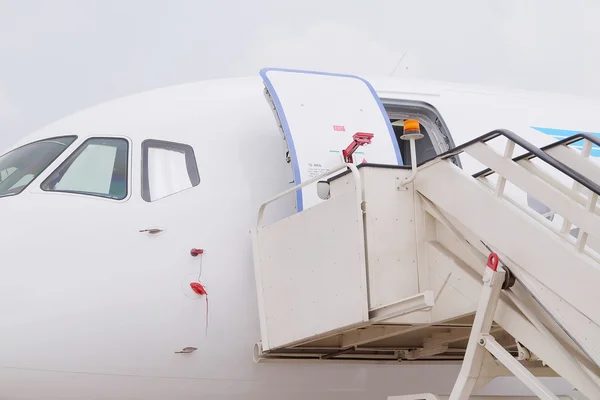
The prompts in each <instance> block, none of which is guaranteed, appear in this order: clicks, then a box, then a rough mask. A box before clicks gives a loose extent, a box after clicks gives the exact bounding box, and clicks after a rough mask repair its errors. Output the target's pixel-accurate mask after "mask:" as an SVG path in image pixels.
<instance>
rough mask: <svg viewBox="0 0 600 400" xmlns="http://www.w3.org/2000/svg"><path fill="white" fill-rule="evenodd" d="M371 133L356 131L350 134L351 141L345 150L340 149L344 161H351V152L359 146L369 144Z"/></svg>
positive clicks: (371, 137)
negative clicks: (352, 134)
mask: <svg viewBox="0 0 600 400" xmlns="http://www.w3.org/2000/svg"><path fill="white" fill-rule="evenodd" d="M373 136H374V135H373V134H372V133H367V132H356V133H355V134H354V136H352V139H354V140H353V141H352V143H350V145H349V146H348V147H346V149H345V150H342V156H344V161H345V162H347V163H353V162H354V160H353V159H352V154H353V153H354V152H355V151H356V149H358V148H359V147H360V146H364V145H365V144H371V139H373Z"/></svg>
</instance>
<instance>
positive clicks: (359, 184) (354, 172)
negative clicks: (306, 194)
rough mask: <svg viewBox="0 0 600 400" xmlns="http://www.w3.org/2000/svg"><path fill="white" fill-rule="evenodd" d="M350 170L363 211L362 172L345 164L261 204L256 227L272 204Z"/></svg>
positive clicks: (358, 203) (353, 166) (359, 204)
mask: <svg viewBox="0 0 600 400" xmlns="http://www.w3.org/2000/svg"><path fill="white" fill-rule="evenodd" d="M345 169H347V170H349V171H350V172H351V173H352V176H353V177H354V182H355V183H354V184H355V189H356V204H357V207H358V208H357V209H358V210H362V204H363V201H364V198H365V193H364V188H363V186H362V182H361V178H360V172H359V171H358V168H356V166H355V165H354V164H349V163H343V164H340V165H338V166H337V167H333V168H331V169H329V170H328V171H326V172H324V173H323V174H321V175H318V176H315V177H313V178H311V179H308V180H306V181H304V182H302V183H299V184H297V185H296V186H294V187H291V188H289V189H287V190H284V191H283V192H281V193H279V194H278V195H276V196H274V197H272V198H270V199H269V200H267V201H265V202H264V203H263V204H261V206H260V208H259V209H258V218H257V221H256V227H257V228H259V227H260V224H261V222H262V218H263V215H264V212H265V208H266V207H267V205H269V204H270V203H273V202H274V201H276V200H279V199H280V198H282V197H284V196H286V195H288V194H290V193H294V192H295V191H297V190H300V189H302V188H304V187H306V186H308V185H310V184H313V183H315V182H319V181H321V180H323V179H325V178H326V177H328V176H330V175H332V174H335V173H336V172H339V171H342V170H345Z"/></svg>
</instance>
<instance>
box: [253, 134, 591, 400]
mask: <svg viewBox="0 0 600 400" xmlns="http://www.w3.org/2000/svg"><path fill="white" fill-rule="evenodd" d="M513 148H514V143H513V144H512V145H511V144H508V146H507V150H506V151H505V153H504V157H503V156H502V155H500V154H498V153H497V152H496V151H494V150H493V149H492V148H491V147H489V146H488V145H487V144H486V143H485V142H484V141H481V142H476V143H473V144H472V145H470V146H468V147H466V148H465V149H464V152H465V153H467V154H469V155H472V156H473V157H475V158H476V159H477V160H478V161H479V162H481V163H482V164H484V165H486V166H488V167H489V168H491V170H492V171H493V172H495V173H496V174H497V175H498V176H499V177H500V179H497V180H496V183H493V182H492V181H491V180H490V179H489V177H485V176H484V177H481V178H479V179H475V178H472V177H471V176H469V175H468V174H466V173H465V172H464V171H463V170H461V169H459V168H457V167H456V166H455V165H453V164H452V163H450V162H449V161H447V160H445V159H437V160H434V161H431V162H429V163H427V164H426V165H424V166H423V167H421V168H419V170H418V172H417V173H416V175H415V174H414V171H413V172H412V173H411V171H410V170H407V169H399V168H390V167H371V166H362V167H361V168H360V175H361V182H362V184H363V186H364V202H363V203H362V205H361V208H360V209H361V210H362V213H363V214H364V215H363V218H364V235H365V241H364V243H365V244H366V255H367V257H366V260H365V264H364V267H365V268H366V270H367V271H368V272H367V277H368V280H367V288H368V293H369V298H368V299H369V302H368V307H369V310H373V309H375V308H377V307H379V306H381V304H387V303H394V302H399V301H400V299H402V298H407V297H410V296H418V295H419V293H432V296H433V295H434V296H435V299H433V298H432V300H433V301H432V302H431V307H427V308H423V307H417V308H415V309H414V310H411V311H410V312H404V313H402V315H399V316H398V317H396V318H393V319H387V320H384V321H377V322H378V323H379V322H382V323H383V324H384V325H383V326H377V327H375V326H372V325H373V324H374V323H375V321H370V324H364V325H363V326H360V325H357V326H355V327H352V326H350V325H348V324H347V325H345V326H342V325H338V326H335V324H332V325H330V326H328V327H327V328H328V331H324V330H321V331H315V332H314V334H313V335H305V336H304V337H302V334H298V335H296V337H295V339H296V344H300V345H302V346H303V347H304V348H305V349H306V350H307V351H309V352H310V350H309V349H317V348H318V347H319V346H320V345H321V346H322V345H323V344H324V343H325V342H323V338H324V337H327V336H330V337H332V339H333V338H338V340H340V342H339V343H338V346H339V347H338V351H339V354H338V353H335V352H332V353H331V356H332V357H336V356H340V355H343V354H346V355H348V353H351V354H352V355H356V356H357V357H360V356H361V355H362V356H364V355H365V353H367V354H368V353H369V349H370V351H371V352H372V357H374V358H376V354H377V353H376V352H377V351H378V350H379V351H381V350H388V351H390V350H393V349H396V350H395V351H396V356H397V357H398V358H399V359H405V360H418V359H424V358H428V357H431V356H440V355H447V356H449V355H450V354H451V352H450V347H449V346H448V344H449V343H452V342H460V341H461V340H462V341H465V340H466V339H467V338H468V339H469V340H468V343H469V345H468V346H466V348H465V352H464V353H463V357H464V362H465V364H464V365H463V372H461V375H460V376H459V378H458V380H457V383H456V386H455V389H454V391H453V394H452V396H451V397H450V399H451V400H465V399H467V398H469V396H470V395H471V393H472V391H473V390H474V389H475V388H476V385H482V384H484V383H485V382H487V380H488V379H489V376H487V375H486V377H485V378H484V379H483V381H482V378H481V377H480V373H481V372H482V371H483V370H485V369H489V368H491V367H490V365H489V361H488V362H486V363H484V358H485V357H489V355H488V356H486V355H485V350H487V351H489V352H490V353H491V354H492V355H493V356H494V357H495V358H496V359H497V360H498V361H499V362H501V363H502V364H503V365H504V366H505V367H506V368H508V370H510V371H511V372H512V373H514V374H515V375H516V376H517V377H518V378H519V379H520V380H521V381H523V382H524V383H525V384H526V386H528V387H529V388H530V389H531V390H532V391H533V392H534V393H535V394H536V395H538V396H540V398H542V399H545V400H556V399H557V397H556V395H555V394H554V393H552V391H550V390H549V389H548V388H546V387H545V386H544V385H543V384H542V383H541V382H540V381H539V380H538V379H537V378H536V377H535V375H536V373H535V371H534V369H531V368H530V367H528V366H526V365H524V364H522V363H521V362H522V361H535V360H538V361H540V360H541V361H543V362H544V363H545V364H546V365H549V366H550V367H551V368H552V369H553V370H554V371H556V372H557V373H558V374H559V375H561V376H563V377H564V378H565V379H567V380H568V381H569V382H570V383H571V384H573V385H574V387H576V388H578V389H579V390H580V391H581V392H582V393H584V394H585V395H586V396H588V397H589V398H590V399H592V398H600V386H599V382H600V375H598V367H597V365H598V364H597V363H598V354H599V350H600V348H599V347H598V346H600V344H599V343H600V341H598V340H596V339H597V338H598V335H599V333H600V325H599V324H600V311H599V310H598V309H597V307H596V306H595V304H597V302H598V301H600V297H599V295H598V294H596V293H597V292H596V291H595V289H594V288H595V287H596V286H597V284H598V283H599V282H600V268H599V263H598V258H597V256H596V253H595V252H594V251H593V248H591V247H590V246H587V240H586V239H587V238H586V234H590V235H592V236H594V237H600V231H598V227H600V219H599V217H598V215H597V214H596V212H597V209H596V207H595V206H596V203H597V196H594V195H588V199H589V200H588V202H587V204H585V205H584V204H581V200H580V199H579V198H578V196H580V194H579V193H578V192H573V191H569V190H565V189H564V188H563V187H562V186H561V185H562V183H560V182H558V181H557V180H554V179H548V178H547V177H546V179H544V176H543V175H541V173H540V172H539V171H538V169H536V168H531V167H529V168H524V167H523V165H531V161H527V160H521V161H516V162H515V161H513V160H511V158H510V157H511V155H512V150H513ZM565 149H566V150H565ZM549 151H551V150H549ZM569 151H572V150H571V149H567V148H566V147H564V146H563V147H562V150H554V151H553V152H554V153H557V154H569V157H570V158H569V162H570V163H571V164H577V165H579V166H580V167H579V168H578V170H579V171H581V172H582V173H584V174H585V173H586V172H592V173H594V172H595V169H594V167H593V166H592V165H588V164H585V163H586V162H589V160H587V161H583V162H581V161H579V160H575V158H574V157H572V156H570V153H568V152H569ZM565 157H567V156H565ZM582 159H583V158H582ZM555 168H558V171H562V169H563V168H566V166H565V165H564V164H560V163H557V164H556V166H555ZM565 171H566V169H565ZM350 176H352V175H349V174H346V175H345V176H341V177H338V176H336V177H334V178H332V179H330V180H329V181H328V183H327V185H329V190H328V192H329V194H330V197H329V198H328V200H326V201H324V202H323V203H321V204H318V205H315V206H314V207H313V208H311V209H310V210H309V211H306V212H302V213H299V214H296V215H294V217H293V219H288V220H287V221H288V222H289V225H286V226H285V227H284V228H281V229H280V228H278V225H277V224H278V223H275V224H272V225H270V226H268V229H270V231H269V233H268V234H264V233H263V232H261V231H260V230H259V231H258V234H257V235H256V236H255V238H256V247H255V249H261V251H260V255H261V258H260V260H257V263H258V266H257V271H259V270H260V271H262V270H271V269H272V268H274V265H276V264H278V263H281V261H280V259H279V257H273V256H274V255H275V254H278V253H280V252H281V249H282V248H285V251H286V252H288V251H292V252H293V251H295V250H296V249H298V250H299V249H302V251H306V252H311V251H315V252H317V251H321V252H322V251H323V249H326V248H328V247H331V248H333V249H335V252H337V253H338V254H341V253H340V252H339V250H337V248H335V247H332V246H330V245H329V244H326V245H325V247H320V246H319V243H314V242H311V241H310V240H307V236H306V235H302V238H303V239H299V238H298V239H297V240H298V242H297V243H286V244H285V246H281V245H280V243H279V242H278V241H275V240H274V238H276V237H280V236H283V234H284V232H289V231H291V230H294V229H297V230H300V231H302V232H305V231H308V230H310V226H311V225H313V229H326V228H327V227H330V228H331V229H334V228H337V227H340V228H342V229H344V228H345V226H344V224H343V222H342V221H344V217H346V218H347V220H348V221H353V222H356V219H355V218H356V211H357V210H356V208H357V206H356V204H353V207H354V209H352V207H350V206H348V207H341V206H335V201H336V198H338V196H344V195H345V193H346V192H347V190H348V187H349V177H350ZM409 176H411V177H412V178H414V181H413V182H412V183H409V184H408V185H403V183H404V182H406V178H407V177H409ZM580 178H581V179H583V180H585V179H588V178H589V177H588V175H587V174H585V175H583V176H581V177H580ZM580 178H578V179H580ZM594 178H595V175H592V177H591V180H588V181H586V182H588V183H586V185H588V184H589V185H592V186H590V188H593V189H594V190H598V186H597V185H596V186H593V185H595V183H594V180H593V179H594ZM582 182H583V181H582ZM508 184H512V185H515V186H516V187H518V188H520V189H522V190H523V191H524V192H525V193H526V194H527V195H529V196H533V197H535V198H536V199H538V200H539V201H540V202H541V203H543V204H546V205H548V206H550V207H551V209H552V210H553V211H554V212H555V214H556V215H560V216H563V217H564V218H565V219H568V221H571V222H572V223H573V224H574V225H575V226H577V227H579V228H580V230H581V232H583V233H580V234H579V236H578V238H577V239H575V238H573V237H571V236H568V235H564V234H562V235H561V234H559V232H558V229H557V226H555V225H553V224H551V223H550V222H549V221H547V220H546V219H544V218H543V217H541V216H540V215H539V214H537V213H535V212H534V211H533V210H531V209H527V208H526V207H523V206H522V205H521V204H519V202H518V201H517V202H515V200H514V199H510V198H508V197H506V196H507V194H506V193H505V191H506V187H507V185H508ZM448 187H452V189H453V195H448V189H447V188H448ZM513 192H514V191H513ZM513 192H510V193H513ZM328 204H331V206H329V207H328V206H327V205H328ZM315 213H322V214H319V215H320V217H319V218H318V221H315V219H314V218H313V217H312V215H313V214H315ZM262 229H263V230H264V229H265V228H262ZM337 239H338V242H337V244H338V245H339V246H340V247H341V248H344V249H347V250H346V252H345V253H344V254H345V255H347V251H351V252H353V253H354V254H356V255H358V256H359V257H360V258H361V259H362V257H363V247H362V246H358V247H353V246H352V241H353V240H354V239H352V240H349V239H348V238H345V237H344V236H340V235H339V234H338V235H337ZM321 240H323V239H321ZM270 242H272V243H273V248H270V249H269V250H266V251H262V249H266V248H267V243H270ZM524 243H528V246H527V247H525V246H524V245H523V244H524ZM275 244H277V245H275ZM490 249H493V251H495V252H497V253H498V254H500V258H501V260H502V261H503V263H504V267H503V268H505V269H506V268H508V270H510V275H508V276H511V277H516V279H517V281H516V282H514V283H510V284H508V285H507V286H506V287H504V288H503V289H504V291H501V285H503V282H504V280H505V272H504V270H503V269H502V268H500V269H499V272H498V273H494V274H491V275H490V274H488V273H487V272H486V273H485V274H483V272H484V271H489V268H486V269H484V268H483V267H482V266H483V262H482V260H485V258H486V257H485V256H486V254H488V253H489V252H490V251H492V250H490ZM322 259H323V260H331V256H328V257H322ZM327 262H329V263H333V261H327ZM361 267H362V266H361ZM294 271H295V273H298V274H301V273H302V272H298V271H302V270H299V269H298V268H294ZM473 274H479V276H480V277H481V276H482V274H483V276H482V278H479V283H478V282H477V281H478V279H476V278H475V276H477V275H473ZM278 279H281V280H283V279H285V277H283V276H280V277H279V278H278ZM295 279H297V278H295ZM309 279H314V276H310V278H307V280H309ZM338 279H339V280H340V281H341V282H339V284H340V285H341V286H344V285H352V280H351V279H349V278H347V277H346V276H342V275H340V276H339V278H338ZM481 279H483V286H482V283H481ZM506 279H508V278H506ZM496 280H497V281H496ZM336 283H338V282H336ZM262 289H263V292H265V293H268V292H269V291H272V290H273V289H272V288H266V287H265V286H263V288H262ZM492 289H493V290H492ZM315 291H317V289H315ZM482 291H483V292H482ZM503 293H505V295H506V297H504V294H503ZM501 294H503V295H502V297H501V296H500V295H501ZM336 295H337V293H336ZM313 296H316V297H317V298H318V297H319V296H320V294H318V293H313ZM271 297H272V298H276V297H277V296H271ZM351 298H352V297H351V296H349V299H351ZM507 299H508V300H509V301H507ZM266 306H268V301H267V302H266V303H265V307H266ZM294 308H296V305H295V306H294ZM475 311H476V314H475V320H474V321H473V320H472V319H469V316H470V315H472V313H473V312H475ZM296 312H297V311H296ZM326 312H327V311H326V310H321V309H319V308H310V309H309V308H307V309H306V312H303V315H304V320H303V322H304V323H305V324H308V325H310V326H315V324H316V323H317V322H318V321H321V320H324V319H327V320H331V318H329V317H328V315H327V314H326ZM369 317H370V318H373V314H372V313H370V314H369ZM461 321H462V322H461ZM493 321H495V324H494V323H493ZM444 322H446V323H450V325H452V324H454V325H455V326H461V324H463V325H462V326H467V327H469V329H471V330H470V333H467V334H466V337H465V332H460V331H458V330H457V329H456V328H454V330H453V329H450V330H448V331H446V332H445V333H444V334H441V335H440V334H435V333H434V334H431V333H430V332H428V331H427V329H428V328H429V327H430V326H432V324H437V323H444ZM465 323H466V325H464V324H465ZM369 325H371V326H369ZM353 328H354V329H360V330H361V332H360V333H359V334H358V336H357V337H356V338H355V339H354V340H349V338H350V335H351V334H352V330H353ZM367 328H369V329H367ZM290 329H293V328H290ZM365 329H366V330H365ZM305 332H306V331H303V333H305ZM502 332H504V333H502ZM265 333H266V337H268V336H269V334H270V331H269V329H268V328H267V331H266V332H265ZM407 333H411V334H412V337H413V338H415V336H416V337H420V340H421V348H420V349H418V350H411V349H410V344H409V343H410V336H407V335H406V334H407ZM505 334H509V335H510V336H511V337H512V340H513V345H516V348H517V349H518V350H519V357H520V358H519V360H516V359H515V358H513V355H511V353H509V352H508V351H507V349H510V348H511V347H512V346H511V345H510V341H508V342H507V340H506V338H505V337H503V335H505ZM290 335H292V334H291V333H290ZM430 335H431V336H430ZM497 335H499V337H500V339H499V340H497V339H496V336H497ZM263 337H265V335H263ZM346 338H348V340H345V339H346ZM406 339H408V341H406ZM382 340H387V341H386V342H380V341H382ZM328 343H333V342H328ZM350 343H352V344H350ZM378 343H379V344H378ZM384 343H385V344H384ZM463 343H466V342H463ZM361 344H362V345H363V346H362V348H359V347H358V346H360V345H361ZM302 346H300V347H296V348H295V349H292V348H291V347H289V346H281V348H279V349H278V348H277V346H272V343H271V346H270V349H266V348H265V349H264V350H265V353H264V354H261V356H264V357H266V358H269V357H272V356H274V357H277V356H283V355H285V354H286V352H288V353H287V356H288V357H293V356H294V355H293V354H294V353H293V352H292V353H289V351H290V350H294V351H296V353H295V354H296V355H297V356H299V357H301V356H302V354H303V353H302V352H301V350H302ZM459 348H460V347H459ZM362 349H364V350H362ZM399 349H402V350H400V351H399ZM361 353H362V354H361ZM532 355H534V356H532ZM528 368H529V369H528Z"/></svg>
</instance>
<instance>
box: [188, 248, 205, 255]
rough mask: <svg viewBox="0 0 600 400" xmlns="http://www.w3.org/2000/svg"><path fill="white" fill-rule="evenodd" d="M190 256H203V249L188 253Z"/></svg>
mask: <svg viewBox="0 0 600 400" xmlns="http://www.w3.org/2000/svg"><path fill="white" fill-rule="evenodd" d="M190 254H191V255H192V257H197V256H199V255H200V254H204V249H192V250H191V251H190Z"/></svg>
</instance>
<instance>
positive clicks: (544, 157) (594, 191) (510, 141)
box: [439, 129, 600, 253]
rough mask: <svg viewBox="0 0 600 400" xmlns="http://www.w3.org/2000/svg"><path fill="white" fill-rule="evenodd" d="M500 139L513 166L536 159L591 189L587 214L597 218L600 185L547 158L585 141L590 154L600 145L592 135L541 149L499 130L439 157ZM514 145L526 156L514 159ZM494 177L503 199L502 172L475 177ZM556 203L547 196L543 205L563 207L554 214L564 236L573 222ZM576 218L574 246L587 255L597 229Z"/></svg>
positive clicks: (489, 170)
mask: <svg viewBox="0 0 600 400" xmlns="http://www.w3.org/2000/svg"><path fill="white" fill-rule="evenodd" d="M501 136H503V137H505V138H506V139H507V142H506V146H505V149H504V156H503V157H504V158H505V159H508V160H511V161H512V162H514V163H519V164H521V163H523V162H524V161H528V160H532V159H534V158H537V159H539V160H541V161H543V162H544V163H546V164H547V165H549V166H550V167H552V168H553V169H554V170H556V171H558V172H560V173H562V174H564V175H565V176H567V177H569V178H571V179H572V180H573V182H574V185H578V186H580V187H584V188H586V189H588V190H589V193H588V196H587V199H586V201H585V211H586V212H587V215H588V216H589V217H590V218H591V219H596V218H597V215H596V205H597V202H598V196H599V195H600V185H598V184H597V183H596V182H594V181H593V180H591V179H590V178H588V177H587V176H585V175H583V174H581V173H579V172H577V171H575V170H574V169H573V168H571V167H569V166H568V165H566V164H565V163H563V162H561V161H559V160H557V159H556V158H554V157H552V156H551V155H550V154H548V151H549V150H551V149H553V148H555V147H558V146H564V145H569V144H572V143H576V142H578V141H580V140H582V139H583V140H585V141H586V142H587V143H589V144H587V145H586V144H585V142H584V148H583V150H584V151H586V152H587V153H588V154H589V151H591V148H592V144H599V143H600V140H598V139H597V138H595V137H594V136H592V135H588V134H583V133H582V134H578V135H573V136H571V137H568V138H565V139H563V140H561V141H557V142H555V143H551V144H549V145H547V146H545V147H543V148H538V147H536V146H535V145H533V144H531V143H530V142H528V141H527V140H525V139H523V138H522V137H520V136H518V135H517V134H515V133H514V132H511V131H509V130H506V129H497V130H494V131H491V132H489V133H487V134H485V135H482V136H480V137H478V138H475V139H473V140H471V141H469V142H467V143H464V144H462V145H461V146H458V147H456V148H454V149H452V150H450V151H448V152H446V153H444V154H442V155H440V156H439V158H443V159H446V158H449V157H452V156H454V155H457V154H460V153H463V152H466V153H472V152H473V151H474V149H473V147H474V145H476V144H478V143H479V144H485V143H486V142H488V141H490V140H492V139H495V138H498V137H501ZM515 145H519V146H520V147H522V148H523V149H525V150H526V153H524V154H522V155H520V156H518V157H515V158H513V157H512V155H513V151H514V148H515ZM470 155H471V156H473V154H470ZM584 156H585V155H584ZM475 158H476V159H477V157H475ZM478 161H480V160H478ZM484 164H485V163H484ZM528 170H529V172H531V173H534V174H536V172H538V171H535V170H534V169H532V168H528ZM491 174H498V180H497V182H496V187H495V194H496V196H498V197H501V196H502V195H503V194H504V188H505V185H506V177H505V176H503V174H502V173H500V172H499V171H497V170H495V169H494V168H492V167H488V168H486V169H484V170H482V171H480V172H478V173H476V174H473V177H474V178H485V177H487V176H489V175H491ZM540 177H541V176H540ZM517 186H519V185H517ZM521 189H522V190H524V188H521ZM533 197H536V196H533ZM536 198H537V197H536ZM571 199H572V197H571ZM554 200H555V199H554V198H552V197H551V196H546V201H545V202H544V204H546V203H549V202H550V203H551V202H554V204H560V205H561V207H559V208H560V209H561V210H560V212H558V211H559V210H555V211H557V212H558V213H559V214H560V215H561V216H562V217H563V226H562V228H561V230H560V233H561V234H564V233H565V232H566V231H568V229H569V227H570V226H571V224H572V218H570V217H569V216H568V213H567V212H566V209H565V203H564V202H563V203H561V202H560V201H554ZM575 214H578V215H579V218H578V220H579V221H578V223H577V226H578V227H579V228H580V229H579V233H578V235H577V239H576V243H575V246H576V248H577V251H578V252H580V253H581V252H583V251H584V248H585V246H586V243H587V240H588V233H589V232H590V230H592V231H597V229H595V228H594V225H593V224H592V223H591V220H587V218H583V217H582V214H581V213H575ZM594 236H596V237H598V235H594Z"/></svg>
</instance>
